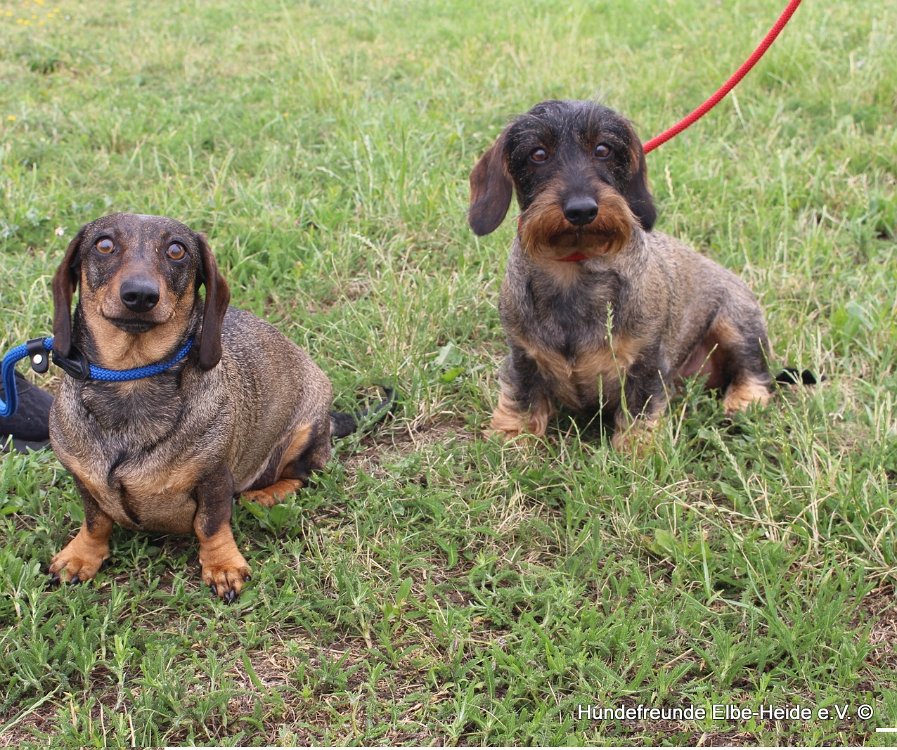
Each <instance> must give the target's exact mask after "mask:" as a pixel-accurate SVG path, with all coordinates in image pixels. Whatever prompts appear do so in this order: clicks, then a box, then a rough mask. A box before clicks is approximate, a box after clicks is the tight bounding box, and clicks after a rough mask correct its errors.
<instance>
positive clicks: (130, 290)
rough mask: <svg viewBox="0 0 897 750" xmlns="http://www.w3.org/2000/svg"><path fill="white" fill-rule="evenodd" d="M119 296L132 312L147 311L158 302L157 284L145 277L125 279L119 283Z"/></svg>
mask: <svg viewBox="0 0 897 750" xmlns="http://www.w3.org/2000/svg"><path fill="white" fill-rule="evenodd" d="M119 296H120V297H121V301H122V302H123V303H124V305H125V307H127V308H128V309H129V310H131V311H132V312H136V313H145V312H149V311H150V310H152V309H153V308H154V307H155V306H156V304H157V303H158V302H159V284H158V283H157V282H155V281H153V280H152V279H147V278H135V279H127V280H125V281H123V282H122V284H121V290H120V291H119Z"/></svg>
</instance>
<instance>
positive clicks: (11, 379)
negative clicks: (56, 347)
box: [0, 336, 193, 417]
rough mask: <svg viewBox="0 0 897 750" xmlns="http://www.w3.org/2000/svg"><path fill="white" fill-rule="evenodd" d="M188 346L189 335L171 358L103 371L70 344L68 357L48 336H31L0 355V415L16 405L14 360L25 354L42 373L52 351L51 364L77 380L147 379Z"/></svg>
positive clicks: (169, 364)
mask: <svg viewBox="0 0 897 750" xmlns="http://www.w3.org/2000/svg"><path fill="white" fill-rule="evenodd" d="M192 348H193V339H192V338H191V339H187V342H186V343H185V344H184V345H183V346H182V347H181V348H180V349H179V350H178V351H177V353H176V354H175V355H174V356H173V357H172V358H171V359H167V360H165V361H164V362H156V363H155V364H152V365H145V366H144V367H135V368H133V369H131V370H107V369H106V368H105V367H98V366H97V365H93V364H91V363H90V362H88V361H87V357H85V356H84V354H83V353H82V352H80V351H79V350H78V349H76V348H75V347H74V346H73V347H72V348H71V353H70V355H69V356H68V357H64V356H62V355H61V354H59V352H55V351H53V337H52V336H48V337H47V338H43V339H31V340H30V341H27V342H25V343H24V344H19V345H18V346H15V347H13V348H12V349H10V350H9V351H8V352H7V353H6V356H5V357H4V358H3V364H2V366H0V382H2V383H3V392H4V394H5V395H6V401H4V400H3V399H0V417H10V416H12V415H13V414H15V412H16V408H17V407H18V405H19V393H18V390H17V388H16V363H17V362H18V361H19V360H21V359H25V357H30V358H31V368H32V369H33V370H34V371H35V372H41V373H43V372H46V371H47V369H48V368H49V367H50V357H49V356H48V355H49V354H50V352H52V353H53V364H54V365H56V366H57V367H61V368H62V369H63V370H65V371H66V372H67V373H68V374H69V375H71V376H72V377H73V378H76V379H77V380H100V381H104V382H107V383H124V382H127V381H129V380H141V379H143V378H149V377H152V376H153V375H159V374H160V373H163V372H165V371H166V370H170V369H171V368H172V367H174V366H175V365H176V364H177V363H178V362H180V361H181V360H182V359H183V358H184V357H186V356H187V355H188V354H189V353H190V350H191V349H192Z"/></svg>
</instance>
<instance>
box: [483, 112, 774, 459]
mask: <svg viewBox="0 0 897 750" xmlns="http://www.w3.org/2000/svg"><path fill="white" fill-rule="evenodd" d="M596 147H600V148H596ZM604 147H606V150H605V148H604ZM537 150H541V153H540V152H539V151H537ZM543 155H544V157H545V158H544V159H542V156H543ZM534 158H538V159H540V160H539V161H534ZM470 185H471V201H470V212H469V216H468V218H469V222H470V225H471V227H472V228H473V230H474V231H475V232H476V233H477V234H479V235H484V234H488V233H490V232H492V231H494V230H495V229H496V228H497V227H498V226H499V225H500V224H501V222H502V220H503V219H504V217H505V215H506V213H507V211H508V208H509V206H510V202H511V196H512V193H513V194H516V196H517V200H518V203H519V205H520V209H521V214H520V220H519V224H518V233H517V236H516V237H515V239H514V242H513V245H512V247H511V254H510V258H509V260H508V266H507V272H506V275H505V279H504V283H503V285H502V290H501V298H500V302H499V312H500V315H501V321H502V325H503V326H504V329H505V333H506V334H507V338H508V343H509V345H510V353H509V355H508V357H507V358H506V360H505V362H504V364H503V365H502V368H501V370H500V373H499V381H500V385H501V392H500V396H499V403H498V406H497V407H496V409H495V412H494V413H493V418H492V423H491V429H492V430H493V431H495V432H497V433H498V434H500V435H502V436H504V437H512V436H515V435H518V434H520V433H521V432H530V433H535V434H537V435H542V434H544V432H545V429H546V425H547V423H548V419H549V417H550V416H551V413H552V411H553V408H554V406H555V404H556V403H558V402H560V403H562V404H564V405H565V406H567V407H568V408H570V409H572V410H574V411H575V412H580V413H586V414H595V413H596V412H601V413H604V414H608V415H612V416H613V418H614V421H615V424H616V432H615V435H614V441H613V442H614V445H615V447H617V448H622V447H624V446H627V445H631V444H635V445H638V444H641V443H643V442H644V440H645V438H646V436H647V433H648V429H647V428H650V427H652V426H653V425H654V424H656V422H657V419H658V417H659V415H660V413H661V411H662V410H663V408H664V407H665V405H666V401H667V397H668V394H669V392H670V390H671V388H672V387H673V386H674V385H675V383H676V382H677V381H678V380H679V379H680V378H683V377H688V376H692V375H696V374H699V373H700V374H703V375H706V376H707V385H708V387H712V388H719V389H721V390H724V391H725V395H724V402H723V403H724V406H725V408H726V410H727V411H729V412H731V411H735V410H739V409H744V408H746V407H747V406H749V405H750V404H752V403H758V402H759V403H766V401H767V400H768V398H769V390H768V389H769V385H770V383H771V378H770V376H769V372H768V369H767V360H768V355H769V342H768V338H767V333H766V325H765V323H764V321H763V314H762V312H761V310H760V307H759V305H758V304H757V300H756V299H755V297H754V295H753V294H751V292H750V290H749V289H748V288H747V286H746V285H745V284H744V282H742V281H741V280H740V279H739V278H738V277H737V276H735V275H734V274H733V273H731V272H729V271H727V270H726V269H724V268H722V267H721V266H719V265H717V264H716V263H714V262H713V261H711V260H709V259H707V258H705V257H704V256H702V255H700V254H698V253H697V252H695V251H694V250H692V249H691V248H689V247H687V246H686V245H684V244H683V243H681V242H679V241H677V240H675V239H673V238H672V237H669V236H667V235H665V234H662V233H660V232H655V231H652V227H653V225H654V220H655V218H656V213H655V209H654V204H653V200H652V198H651V194H650V191H649V188H648V181H647V171H646V167H645V156H644V152H643V150H642V146H641V143H640V142H639V140H638V137H637V136H636V134H635V131H634V130H633V128H632V126H631V124H630V123H629V122H628V121H627V120H625V119H624V118H623V117H621V116H620V115H618V114H617V113H615V112H613V111H612V110H610V109H608V108H606V107H603V106H600V105H597V104H594V103H591V102H575V101H548V102H543V103H542V104H539V105H537V106H536V107H534V108H533V109H532V110H530V111H529V112H528V113H526V114H524V115H522V116H520V117H518V118H517V119H516V120H514V121H513V122H511V124H510V125H508V127H507V128H506V129H505V130H504V132H503V133H502V134H501V135H500V136H499V138H498V139H497V141H496V142H495V144H494V145H493V146H492V147H491V148H490V149H489V151H487V153H486V154H485V155H484V156H483V157H482V158H481V159H480V161H479V162H478V163H477V165H476V166H475V167H474V169H473V172H472V173H471V176H470ZM583 205H585V206H594V208H596V209H597V212H596V214H595V215H594V218H593V219H591V220H589V219H588V216H585V215H581V216H580V218H579V220H578V223H576V222H574V220H573V218H568V215H569V216H571V217H575V210H576V207H577V206H579V207H582V206H583ZM573 253H578V254H581V255H584V256H586V259H585V260H582V261H578V262H575V261H574V262H570V261H562V260H561V259H562V258H565V257H567V256H569V255H571V254H573ZM633 428H636V429H633ZM639 428H640V429H639Z"/></svg>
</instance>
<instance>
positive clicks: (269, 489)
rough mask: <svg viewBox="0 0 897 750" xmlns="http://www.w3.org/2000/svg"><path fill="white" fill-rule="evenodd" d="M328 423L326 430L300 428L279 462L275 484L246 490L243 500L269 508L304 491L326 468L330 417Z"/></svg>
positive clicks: (308, 427)
mask: <svg viewBox="0 0 897 750" xmlns="http://www.w3.org/2000/svg"><path fill="white" fill-rule="evenodd" d="M326 424H327V426H328V429H326V430H322V429H320V428H316V427H314V426H313V425H310V424H303V425H299V426H298V427H297V428H296V429H295V430H294V432H293V437H292V439H291V440H290V444H289V446H288V447H287V449H286V451H284V454H283V456H282V457H281V459H280V462H279V465H278V467H277V473H276V475H275V476H276V477H277V478H276V479H275V481H274V482H272V483H271V484H270V485H268V486H265V487H259V488H254V489H251V490H245V491H244V492H243V493H242V497H243V499H245V500H249V501H250V502H254V503H258V504H259V505H264V506H265V507H266V508H270V507H272V506H274V505H277V503H279V502H282V501H283V500H284V499H285V498H286V497H287V496H289V495H291V494H292V493H294V492H296V491H297V490H300V489H302V488H303V487H304V486H305V485H306V483H307V480H308V477H309V475H310V474H311V473H312V472H313V471H317V470H319V469H322V468H324V465H325V464H326V463H327V461H328V460H329V458H330V430H329V417H328V418H327V421H326Z"/></svg>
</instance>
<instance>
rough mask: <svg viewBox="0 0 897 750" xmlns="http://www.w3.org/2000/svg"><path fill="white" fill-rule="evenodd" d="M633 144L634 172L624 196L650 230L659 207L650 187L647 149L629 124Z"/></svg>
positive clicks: (647, 229)
mask: <svg viewBox="0 0 897 750" xmlns="http://www.w3.org/2000/svg"><path fill="white" fill-rule="evenodd" d="M629 133H630V138H631V141H630V143H631V145H630V148H629V153H630V157H631V159H632V166H631V167H630V169H631V170H632V174H631V175H630V177H629V180H628V181H627V183H626V184H625V186H624V188H623V197H624V198H625V199H626V202H627V203H628V204H629V208H630V209H631V210H632V213H633V214H635V216H636V217H637V218H638V220H639V222H640V223H641V225H642V229H644V230H645V231H646V232H650V231H651V228H652V227H653V226H654V222H655V221H656V220H657V209H656V208H654V199H653V198H652V197H651V191H650V190H649V188H648V167H647V165H646V164H645V151H644V149H642V142H641V141H640V140H639V138H638V136H637V135H636V134H635V130H633V128H632V126H631V125H630V126H629Z"/></svg>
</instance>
